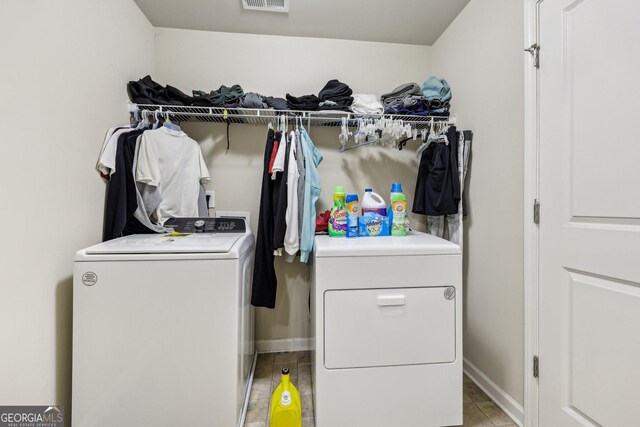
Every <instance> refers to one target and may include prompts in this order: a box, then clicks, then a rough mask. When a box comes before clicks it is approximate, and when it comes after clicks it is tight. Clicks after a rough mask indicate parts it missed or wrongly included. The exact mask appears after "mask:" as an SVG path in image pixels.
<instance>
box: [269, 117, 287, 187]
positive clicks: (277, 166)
mask: <svg viewBox="0 0 640 427" xmlns="http://www.w3.org/2000/svg"><path fill="white" fill-rule="evenodd" d="M286 152H287V132H285V131H284V129H283V130H282V136H281V137H280V144H279V145H278V151H277V153H276V158H275V159H274V160H273V168H272V169H271V171H272V172H273V173H272V174H271V179H276V172H284V160H285V154H286Z"/></svg>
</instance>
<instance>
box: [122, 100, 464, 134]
mask: <svg viewBox="0 0 640 427" xmlns="http://www.w3.org/2000/svg"><path fill="white" fill-rule="evenodd" d="M129 111H130V112H132V113H135V112H136V111H139V112H143V114H145V113H144V112H145V111H148V112H150V113H152V114H154V115H156V117H157V115H160V116H165V115H169V117H171V119H172V120H175V121H177V122H209V123H237V124H248V125H266V124H268V123H269V122H272V123H274V125H275V122H276V121H277V120H278V118H280V117H281V116H285V117H287V118H289V119H291V120H294V119H295V118H297V117H299V118H301V119H302V120H303V123H305V124H307V126H341V125H342V120H343V119H346V120H347V123H348V125H349V126H350V127H355V126H357V121H358V119H359V118H363V117H364V118H373V119H382V118H386V119H393V120H400V121H402V122H403V123H404V124H408V125H410V126H411V127H413V128H416V129H418V130H420V129H425V128H428V127H429V126H430V125H431V123H433V122H436V123H437V122H440V123H443V122H444V123H448V124H454V123H455V121H456V117H455V115H454V116H451V117H445V116H412V115H403V114H372V115H366V116H363V115H358V114H355V113H351V112H346V111H295V110H274V109H258V108H222V107H191V106H184V105H159V104H133V103H130V104H129ZM146 114H149V113H146Z"/></svg>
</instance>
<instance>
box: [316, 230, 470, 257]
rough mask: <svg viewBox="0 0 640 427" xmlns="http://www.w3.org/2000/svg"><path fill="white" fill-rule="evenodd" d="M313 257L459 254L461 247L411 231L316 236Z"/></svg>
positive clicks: (429, 235)
mask: <svg viewBox="0 0 640 427" xmlns="http://www.w3.org/2000/svg"><path fill="white" fill-rule="evenodd" d="M314 251H315V256H316V257H317V258H323V257H349V256H401V255H402V256H404V255H460V253H461V251H460V246H458V245H456V244H455V243H451V242H449V241H448V240H444V239H441V238H439V237H436V236H432V235H431V234H426V233H420V232H417V231H410V232H409V233H408V234H407V235H406V236H384V237H357V238H353V239H351V238H344V237H343V238H336V237H329V236H316V240H315V246H314Z"/></svg>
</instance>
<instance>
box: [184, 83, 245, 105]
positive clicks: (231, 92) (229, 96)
mask: <svg viewBox="0 0 640 427" xmlns="http://www.w3.org/2000/svg"><path fill="white" fill-rule="evenodd" d="M242 95H244V91H243V90H242V86H240V85H238V84H235V85H233V86H231V87H228V86H225V85H222V86H220V88H219V89H218V90H212V91H211V92H209V93H206V92H204V91H201V90H194V91H193V103H192V105H194V106H198V107H230V108H234V107H239V106H240V98H241V97H242Z"/></svg>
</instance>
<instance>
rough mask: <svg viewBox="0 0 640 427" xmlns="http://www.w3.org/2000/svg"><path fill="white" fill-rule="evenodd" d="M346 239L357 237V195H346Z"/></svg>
mask: <svg viewBox="0 0 640 427" xmlns="http://www.w3.org/2000/svg"><path fill="white" fill-rule="evenodd" d="M345 203H346V204H347V237H358V195H357V194H347V198H346V199H345Z"/></svg>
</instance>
